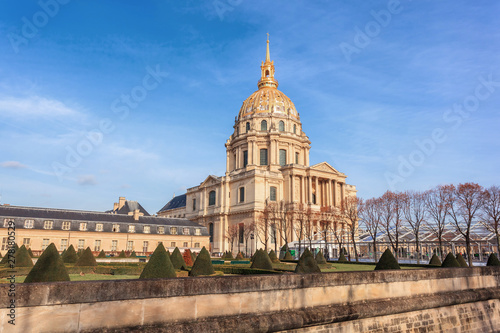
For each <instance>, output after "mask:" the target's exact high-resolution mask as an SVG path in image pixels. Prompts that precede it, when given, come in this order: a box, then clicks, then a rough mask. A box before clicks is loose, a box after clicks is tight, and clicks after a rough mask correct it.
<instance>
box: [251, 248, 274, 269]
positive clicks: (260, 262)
mask: <svg viewBox="0 0 500 333" xmlns="http://www.w3.org/2000/svg"><path fill="white" fill-rule="evenodd" d="M250 268H260V269H269V270H272V269H273V263H272V262H271V259H270V258H269V255H268V254H267V252H266V251H265V250H257V252H255V254H254V257H253V262H252V265H251V266H250Z"/></svg>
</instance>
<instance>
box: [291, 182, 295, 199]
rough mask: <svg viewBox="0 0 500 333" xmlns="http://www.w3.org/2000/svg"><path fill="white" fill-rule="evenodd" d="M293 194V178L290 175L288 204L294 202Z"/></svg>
mask: <svg viewBox="0 0 500 333" xmlns="http://www.w3.org/2000/svg"><path fill="white" fill-rule="evenodd" d="M294 192H295V177H294V176H293V175H290V202H293V201H294V200H295V198H294Z"/></svg>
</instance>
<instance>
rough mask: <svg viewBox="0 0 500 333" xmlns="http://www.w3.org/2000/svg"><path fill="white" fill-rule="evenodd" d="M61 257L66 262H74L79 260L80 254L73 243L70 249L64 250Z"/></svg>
mask: <svg viewBox="0 0 500 333" xmlns="http://www.w3.org/2000/svg"><path fill="white" fill-rule="evenodd" d="M61 258H62V260H63V262H64V263H66V264H74V263H76V262H77V261H78V256H77V255H76V251H75V248H74V247H73V245H70V246H69V247H68V249H67V250H66V251H64V252H63V254H62V255H61Z"/></svg>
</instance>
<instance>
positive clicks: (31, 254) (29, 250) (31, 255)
mask: <svg viewBox="0 0 500 333" xmlns="http://www.w3.org/2000/svg"><path fill="white" fill-rule="evenodd" d="M28 254H29V255H30V257H31V258H34V257H35V256H34V255H33V252H32V251H31V248H29V249H28Z"/></svg>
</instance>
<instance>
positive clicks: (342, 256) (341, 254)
mask: <svg viewBox="0 0 500 333" xmlns="http://www.w3.org/2000/svg"><path fill="white" fill-rule="evenodd" d="M337 261H338V262H347V259H346V257H345V255H344V251H341V252H340V257H339V260H337Z"/></svg>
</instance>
